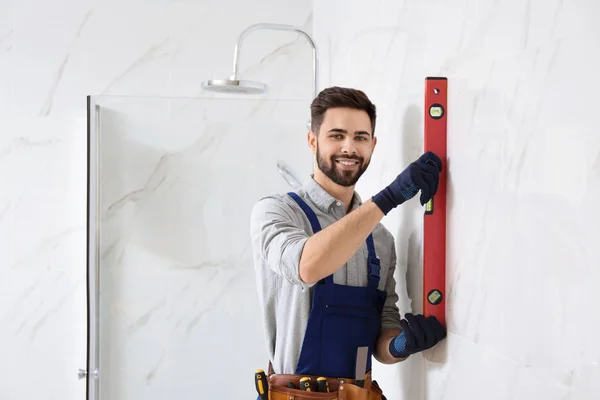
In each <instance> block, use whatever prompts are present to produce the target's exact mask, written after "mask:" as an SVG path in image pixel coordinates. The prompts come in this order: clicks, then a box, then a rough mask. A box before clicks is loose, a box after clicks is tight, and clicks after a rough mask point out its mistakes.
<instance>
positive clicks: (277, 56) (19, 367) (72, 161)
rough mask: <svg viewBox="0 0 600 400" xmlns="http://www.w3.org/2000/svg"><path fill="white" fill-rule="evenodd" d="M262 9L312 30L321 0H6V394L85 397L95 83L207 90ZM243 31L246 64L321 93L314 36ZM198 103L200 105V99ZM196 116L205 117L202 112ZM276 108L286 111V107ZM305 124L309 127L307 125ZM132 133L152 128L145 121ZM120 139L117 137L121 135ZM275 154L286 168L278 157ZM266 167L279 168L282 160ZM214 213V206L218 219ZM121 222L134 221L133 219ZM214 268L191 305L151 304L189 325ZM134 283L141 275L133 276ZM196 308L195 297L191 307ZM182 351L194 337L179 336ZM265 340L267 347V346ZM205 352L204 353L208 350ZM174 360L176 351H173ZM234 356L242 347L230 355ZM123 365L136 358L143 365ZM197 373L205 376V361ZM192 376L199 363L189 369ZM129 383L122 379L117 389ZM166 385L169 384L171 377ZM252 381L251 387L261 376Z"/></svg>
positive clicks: (2, 369)
mask: <svg viewBox="0 0 600 400" xmlns="http://www.w3.org/2000/svg"><path fill="white" fill-rule="evenodd" d="M258 22H274V23H284V24H293V25H297V26H300V27H303V28H304V29H306V30H307V31H309V32H311V30H312V2H310V1H307V0H296V1H286V2H285V4H284V3H283V2H279V1H275V0H262V1H261V2H258V3H256V2H252V3H249V2H244V1H239V0H235V1H232V0H225V1H223V0H222V1H216V0H211V1H192V0H187V1H186V0H182V1H166V0H164V1H140V0H128V1H125V2H123V1H119V2H116V1H110V0H95V1H91V0H83V1H81V0H77V1H75V0H61V1H58V2H56V1H54V2H45V1H41V0H35V1H33V0H27V1H16V0H0V171H1V172H0V174H1V176H2V179H1V180H0V182H1V183H2V191H1V192H0V246H1V250H2V251H0V254H1V257H2V259H1V263H0V265H1V267H0V326H1V327H2V329H0V354H2V357H1V360H0V397H1V398H2V399H7V400H17V399H18V400H21V399H33V398H47V399H66V400H70V399H73V400H74V399H82V398H84V396H85V382H84V381H83V380H77V370H78V368H85V360H86V354H85V351H86V304H85V301H86V282H85V279H86V277H85V245H86V241H85V227H86V207H85V202H86V171H85V165H86V96H87V95H88V94H105V95H127V96H138V97H145V96H175V97H180V96H188V97H190V96H196V95H198V94H199V93H200V91H201V89H200V84H201V81H202V80H205V79H208V78H213V77H214V78H221V77H226V76H229V75H230V73H231V68H232V65H231V64H232V56H233V46H234V44H235V40H236V39H237V36H238V35H239V33H240V32H241V31H242V30H243V29H244V28H245V27H247V26H248V25H250V24H253V23H258ZM245 43H246V44H245V46H244V51H243V52H242V53H241V68H240V71H241V72H242V73H243V74H244V76H245V77H246V78H249V79H258V80H263V81H266V82H267V83H268V84H269V85H270V86H271V92H270V93H269V95H268V96H267V97H269V98H291V99H304V100H307V99H308V98H309V97H310V96H311V95H312V86H311V84H312V82H311V59H310V57H311V52H310V49H309V47H308V46H307V45H306V43H304V42H303V39H302V38H300V37H298V36H297V35H295V34H292V33H285V32H257V33H255V34H253V35H252V36H249V37H248V38H247V40H246V42H245ZM196 110H197V111H198V112H200V111H201V110H202V107H196ZM223 111H227V110H223ZM136 115H137V117H139V116H140V114H136ZM153 117H154V120H157V119H160V117H159V116H153ZM287 117H290V118H291V115H287ZM181 118H183V117H180V120H181ZM190 118H191V119H192V120H193V116H190ZM240 118H241V117H240ZM277 118H278V119H279V120H280V121H285V120H286V114H285V113H281V114H280V115H278V116H277ZM135 121H136V122H135V124H134V125H133V126H134V127H138V129H139V127H140V126H141V125H140V121H141V120H140V119H137V120H135ZM230 122H231V123H233V120H232V121H230ZM238 122H239V121H238ZM299 130H300V131H301V132H303V131H302V127H300V128H299ZM157 132H158V133H160V134H164V133H165V132H166V131H164V130H163V131H160V130H159V131H157ZM127 133H130V134H134V135H135V134H139V133H140V132H139V130H138V131H136V130H135V129H133V130H132V131H128V132H127ZM290 134H292V133H290ZM282 135H283V134H282ZM282 138H283V136H282ZM154 139H155V140H157V142H156V143H153V142H149V143H143V146H138V147H135V146H133V147H131V148H130V150H131V151H133V152H135V151H137V150H139V149H142V148H143V147H144V146H146V147H150V149H151V150H152V152H151V153H152V154H154V155H156V154H159V153H157V152H156V149H152V147H153V146H154V147H159V146H160V145H161V142H160V140H162V139H160V138H157V137H155V138H154ZM154 139H153V140H154ZM265 140H267V139H266V137H261V136H260V135H259V134H258V133H256V134H255V135H254V136H253V137H252V140H249V141H247V142H246V143H247V144H246V147H245V153H244V154H245V155H247V156H250V155H251V154H253V152H254V151H256V148H257V147H262V146H263V145H264V143H263V142H264V141H265ZM116 146H117V147H116V149H117V150H118V149H119V148H120V147H118V146H119V144H118V143H117V144H116ZM136 149H137V150H136ZM265 149H267V148H265ZM117 150H115V151H117ZM221 151H222V150H221ZM124 157H126V156H124ZM146 162H150V163H151V162H152V161H151V160H150V161H149V160H146ZM264 162H265V165H267V164H268V165H269V168H274V167H272V163H271V162H270V161H269V160H266V159H265V161H264ZM192 165H196V164H193V163H192ZM260 165H262V164H260ZM223 168H225V169H227V168H228V165H224V166H223ZM257 168H259V167H257ZM268 171H269V172H270V173H272V172H273V169H269V170H268ZM223 173H225V172H223ZM140 174H141V172H140ZM215 176H216V175H215ZM126 178H127V179H129V178H131V179H133V178H135V176H134V177H123V182H128V181H127V180H126ZM188 183H191V178H188ZM273 184H276V183H275V182H273ZM277 184H281V181H280V182H277ZM257 189H259V188H257ZM265 189H267V190H268V189H269V187H267V186H265ZM224 190H225V189H224ZM226 192H227V191H226ZM197 193H200V192H197ZM227 193H229V192H227ZM206 201H207V202H212V203H216V202H217V199H215V198H214V197H210V196H209V197H207V198H206ZM188 206H190V207H191V205H189V204H188ZM153 207H159V204H158V203H157V204H155V205H154V206H153ZM159 208H160V207H159ZM223 211H224V210H223ZM213 216H216V214H214V215H208V216H207V218H210V217H213ZM142 221H144V220H143V219H142ZM146 221H147V220H146ZM156 223H157V224H158V223H163V222H162V220H159V221H158V222H156ZM119 228H120V229H123V230H125V231H126V228H127V226H126V225H124V226H120V227H119ZM222 233H223V232H221V234H222ZM147 239H148V238H147ZM150 243H152V245H153V246H154V247H155V250H156V251H157V253H158V254H160V253H161V252H163V253H164V252H167V253H168V254H173V253H176V252H177V253H179V254H180V255H181V256H182V257H187V260H186V261H189V258H190V257H191V256H190V254H188V253H186V251H188V252H189V251H191V250H195V251H198V250H197V249H193V246H191V245H190V244H186V245H185V246H184V247H186V248H187V250H186V248H183V249H182V248H181V247H178V246H182V245H181V242H178V241H177V240H173V238H171V241H170V242H164V241H163V242H161V243H158V244H157V243H156V242H152V241H151V242H150ZM165 246H166V247H167V248H166V249H165ZM169 246H170V247H169ZM135 249H138V250H137V252H136V251H135ZM142 250H143V249H140V248H138V247H135V246H134V249H133V250H132V251H133V253H132V254H133V255H132V257H133V256H134V257H136V258H135V259H136V260H137V259H139V257H149V254H148V253H146V254H144V253H143V252H142ZM221 250H222V249H220V250H219V251H221ZM236 254H237V253H236ZM217 255H220V253H217ZM132 272H133V271H132ZM138 272H141V271H138ZM188 272H189V273H190V275H193V273H192V272H191V271H188ZM208 272H210V268H209V269H207V273H208ZM209 275H210V274H208V275H206V276H204V275H202V274H200V275H198V276H195V278H194V279H191V278H190V280H189V284H190V288H189V290H190V291H188V292H187V293H188V296H191V297H189V298H188V299H187V300H185V299H184V300H185V301H183V300H181V301H183V304H180V307H178V306H177V301H176V300H175V299H174V298H170V299H169V300H168V303H167V304H166V305H165V306H164V308H163V309H162V311H161V310H160V307H159V306H160V301H163V300H164V299H165V297H164V292H163V293H161V295H160V296H157V297H155V298H154V300H155V301H156V303H152V305H153V306H157V307H159V308H158V311H157V312H156V313H155V314H154V315H160V313H161V312H162V313H163V316H164V315H166V314H164V313H165V310H166V309H173V310H175V309H176V311H177V312H176V315H174V316H173V315H172V316H171V318H178V319H180V320H182V321H183V322H182V323H183V325H182V327H185V329H187V328H188V327H189V326H190V325H191V323H192V319H194V318H195V317H197V316H198V315H199V310H200V308H201V307H203V303H202V298H201V297H194V296H195V294H194V293H193V292H192V290H195V289H194V288H195V285H199V287H203V286H202V282H203V281H202V279H203V276H204V278H206V280H208V279H209V278H210V276H209ZM228 276H229V277H230V278H234V277H236V276H237V275H235V274H230V275H228ZM128 278H129V279H131V281H127V280H125V281H123V280H118V282H119V283H121V284H125V285H127V286H125V288H127V287H129V286H128V283H127V282H129V283H130V284H131V285H132V289H131V291H127V292H126V293H128V294H129V295H131V296H135V295H137V294H138V293H140V290H143V288H144V286H143V285H140V284H139V281H137V279H139V278H140V277H139V276H138V275H137V274H135V275H134V274H133V273H132V274H131V275H129V276H128ZM225 278H227V277H225ZM238 278H239V276H238ZM241 278H243V279H241V280H240V281H238V283H237V284H238V286H237V289H235V290H233V291H232V292H230V293H232V294H231V297H225V299H226V301H225V302H224V303H223V305H222V306H223V307H225V309H226V310H231V311H232V312H235V314H234V315H236V316H239V314H240V313H241V312H242V311H243V310H245V308H244V307H248V305H246V304H245V303H244V301H245V299H247V298H248V296H254V295H255V294H254V293H253V291H252V290H253V282H249V281H247V280H246V278H248V276H246V275H244V276H242V277H241ZM135 282H138V283H137V284H135V285H134V283H135ZM226 282H227V279H224V280H223V281H220V280H213V281H212V283H211V285H212V286H210V287H207V290H209V289H210V290H214V291H217V292H218V291H219V290H220V288H222V287H224V285H226ZM220 285H223V286H220ZM134 288H135V289H134ZM173 288H174V286H173ZM148 290H150V289H148ZM198 290H202V291H204V289H202V288H200V289H198ZM203 295H206V296H209V293H208V292H203ZM209 297H210V296H209ZM194 301H196V302H197V304H196V305H195V306H194V305H193V304H194ZM148 305H149V303H148ZM167 306H168V307H167ZM186 307H190V309H189V310H188V311H186ZM193 307H197V308H196V309H192V308H193ZM236 307H237V308H236ZM130 311H131V310H130ZM150 311H151V309H150V308H143V307H142V308H139V309H134V310H133V311H131V314H128V315H127V317H128V318H131V319H132V320H135V319H136V318H137V319H138V320H139V321H140V323H142V322H144V321H146V319H144V315H146V314H147V313H149V312H150ZM174 312H175V311H174ZM148 315H150V314H148ZM248 315H251V314H250V313H248ZM117 321H119V320H117ZM159 321H160V320H159ZM226 321H231V319H228V320H226ZM156 322H157V320H156V319H153V318H148V320H147V323H148V326H155V325H154V324H156ZM219 322H220V321H218V320H215V319H214V316H213V317H210V318H206V319H204V322H202V323H198V324H197V325H196V328H195V330H194V329H190V333H194V334H196V335H201V334H202V330H209V329H210V327H211V325H210V324H211V323H212V324H216V323H219ZM123 326H126V327H127V326H129V325H123ZM182 329H184V328H182ZM185 329H184V330H185ZM259 329H260V326H259V325H258V322H256V321H251V320H247V319H246V320H241V321H239V325H231V326H230V330H228V331H227V333H226V335H227V336H225V337H226V339H227V340H228V341H232V340H233V338H234V336H235V335H234V333H236V332H239V334H240V342H239V343H242V344H243V337H244V336H243V335H244V334H246V333H247V332H254V333H253V334H254V336H253V338H255V337H256V332H257V331H258V330H259ZM138 332H143V330H138ZM148 332H150V331H148ZM132 337H133V336H132ZM253 340H254V339H253ZM136 343H137V345H138V346H141V348H138V351H139V353H140V352H143V351H145V350H146V349H147V346H145V345H144V342H143V341H140V342H136ZM261 344H262V343H261ZM204 345H205V346H208V345H209V344H206V343H205V344H204ZM176 351H178V352H182V351H187V349H183V348H181V349H172V352H176ZM256 351H257V353H256V354H259V352H260V349H257V350H256ZM139 353H138V354H139ZM126 354H127V353H126ZM147 355H148V360H147V361H148V363H147V364H145V368H148V367H150V368H153V367H154V366H155V365H156V363H158V361H159V360H160V359H161V358H160V357H159V358H155V357H154V356H155V355H156V353H154V352H153V351H148V353H147ZM159 356H160V354H159ZM194 357H196V358H194V360H195V361H194V362H197V357H199V355H197V354H195V355H194ZM214 358H215V355H214V354H211V355H210V359H208V360H206V359H203V362H204V364H203V366H205V365H211V364H212V363H213V359H214ZM162 360H163V362H164V363H167V361H169V362H171V360H172V359H169V358H168V357H167V358H164V359H162ZM130 361H131V359H129V361H128V362H130ZM139 361H140V360H138V361H136V362H139ZM232 362H236V359H235V358H232ZM167 364H168V363H167ZM167 364H164V365H163V368H165V366H166V365H167ZM136 366H137V365H136ZM264 366H265V365H263V364H261V365H260V367H264ZM124 367H127V368H130V367H131V364H127V363H126V364H124ZM254 368H255V367H254V364H253V365H252V370H250V371H248V374H249V375H244V377H243V378H242V377H240V378H241V379H251V374H252V372H253V369H254ZM217 370H218V372H222V371H221V370H219V369H217ZM138 372H139V373H140V374H141V375H140V376H148V374H150V373H151V370H147V369H144V368H140V370H139V371H138ZM143 374H146V375H143ZM172 375H173V376H172V377H173V380H172V381H171V383H170V384H171V387H168V393H169V394H171V391H177V393H178V394H181V393H180V392H179V390H182V388H181V387H179V388H178V387H177V386H176V385H177V384H178V382H180V381H177V380H175V375H176V372H173V374H172ZM192 375H193V377H194V379H195V377H196V375H195V373H193V374H192ZM152 376H155V377H156V379H157V381H159V380H160V379H165V378H164V377H160V374H159V373H155V374H154V375H152ZM190 376H191V375H190ZM184 377H189V376H188V375H182V376H181V378H182V379H183V378H184ZM135 379H137V378H135ZM135 379H134V380H135ZM136 382H138V381H136ZM162 382H163V383H164V382H166V381H162ZM248 382H249V381H248ZM248 382H245V384H246V385H248ZM143 383H144V385H146V386H145V387H144V389H143V390H140V391H137V390H131V388H132V387H133V388H135V386H126V387H123V386H115V388H116V389H115V390H116V391H113V392H112V393H111V398H112V399H119V398H121V399H137V398H138V397H139V396H140V394H147V393H149V392H152V387H151V385H149V384H148V382H147V381H144V382H143ZM119 387H121V388H123V391H121V392H119V391H118V389H119ZM165 387H166V386H162V387H161V388H162V389H160V390H167V389H164V388H165ZM249 387H250V393H251V394H252V393H253V388H252V386H249ZM138 389H139V387H138ZM160 390H158V391H157V395H160ZM162 393H163V394H164V391H163V392H162ZM173 393H174V392H173ZM194 394H195V393H194V392H193V389H190V390H189V393H187V394H186V395H187V396H189V397H188V398H198V397H203V396H201V395H200V396H195V397H194ZM179 397H183V398H186V397H185V396H179ZM144 398H146V397H144Z"/></svg>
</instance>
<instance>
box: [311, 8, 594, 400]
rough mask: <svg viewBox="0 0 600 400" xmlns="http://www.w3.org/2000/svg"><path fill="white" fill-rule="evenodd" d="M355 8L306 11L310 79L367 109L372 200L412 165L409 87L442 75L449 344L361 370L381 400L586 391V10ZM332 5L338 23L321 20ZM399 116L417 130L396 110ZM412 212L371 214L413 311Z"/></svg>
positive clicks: (589, 89)
mask: <svg viewBox="0 0 600 400" xmlns="http://www.w3.org/2000/svg"><path fill="white" fill-rule="evenodd" d="M359 3H360V2H358V1H356V2H350V3H348V2H344V4H343V5H342V2H338V1H333V2H327V4H324V3H317V4H316V5H315V11H314V12H315V27H314V31H315V36H316V39H317V41H318V42H319V43H328V44H330V45H329V48H330V49H331V50H330V51H328V52H326V53H325V55H324V57H325V58H326V60H325V62H324V63H323V65H324V67H323V71H324V72H326V75H325V76H327V77H328V81H327V82H326V84H325V85H334V84H335V85H346V86H354V87H358V88H361V89H363V90H364V91H365V92H366V93H367V94H369V96H371V97H372V98H373V99H374V101H375V103H376V104H377V105H378V106H379V107H380V110H381V111H380V114H379V120H378V126H380V128H378V129H379V144H378V146H382V147H383V148H384V150H382V151H380V153H379V154H377V149H376V151H375V156H374V157H375V158H377V157H383V158H386V161H385V162H383V161H380V162H375V161H374V162H372V167H371V168H372V169H373V170H374V171H373V172H372V174H371V175H368V173H367V174H365V176H366V177H367V176H368V178H367V179H369V181H367V182H365V183H363V185H362V188H364V189H365V190H369V192H375V191H376V190H378V189H379V188H380V187H381V185H385V184H387V183H388V182H389V181H391V179H393V177H394V176H395V175H396V174H397V173H399V172H400V171H401V169H402V168H403V167H405V165H406V164H407V163H408V162H410V161H412V159H414V158H415V157H418V154H419V152H420V150H418V149H420V148H422V137H423V136H422V135H423V133H422V132H423V122H422V121H423V120H422V118H423V109H422V102H423V95H424V93H423V86H424V79H425V77H426V76H432V75H441V76H446V77H448V79H449V96H448V160H447V168H448V174H449V175H448V179H449V186H448V194H447V196H448V207H449V208H448V210H449V214H448V231H447V235H448V238H447V290H448V292H447V323H448V328H449V337H448V340H447V341H446V342H445V343H444V344H443V345H442V346H440V347H439V348H438V349H435V350H434V351H429V352H426V353H425V354H423V356H422V357H421V358H422V361H423V364H419V362H418V360H413V361H412V364H407V365H406V366H396V367H392V368H390V367H387V366H379V365H377V366H376V371H377V373H378V376H379V378H378V381H380V382H381V383H382V385H384V386H386V387H389V388H390V391H388V395H389V396H390V397H392V398H407V399H408V398H422V399H448V400H452V399H455V398H461V399H464V398H479V397H481V396H485V397H486V398H494V399H495V398H497V399H533V398H535V399H537V398H540V399H541V398H551V399H554V398H556V399H587V398H592V397H598V396H599V395H600V388H599V387H598V385H595V384H593V383H591V380H590V378H591V377H597V376H598V368H597V363H598V360H599V359H600V347H599V346H597V345H596V343H595V339H593V338H592V337H591V334H590V332H594V331H595V330H597V329H598V327H600V318H598V317H597V316H596V315H595V314H593V313H591V314H590V310H591V308H590V307H591V303H589V297H588V296H589V294H590V293H593V292H594V291H595V289H594V288H595V287H596V286H597V285H598V284H600V274H599V273H598V269H597V268H596V266H597V265H598V263H599V262H600V252H599V251H598V249H597V247H596V246H595V243H596V242H598V240H599V239H600V233H599V232H598V229H597V227H596V225H597V223H598V221H599V220H600V213H599V212H598V211H597V210H596V208H595V207H593V206H591V205H592V204H594V203H595V202H596V201H597V200H598V199H599V198H600V197H599V192H600V181H599V180H598V179H597V177H598V176H599V175H598V170H597V168H598V152H599V150H600V141H599V140H598V135H597V134H596V131H597V129H596V123H595V122H594V118H593V117H592V114H591V113H589V112H587V111H586V110H588V105H589V104H590V102H593V98H594V96H595V95H594V93H596V92H597V91H598V89H600V87H599V85H598V83H597V82H595V81H593V82H590V81H589V78H587V77H589V76H592V75H593V73H594V72H593V71H595V70H596V69H597V68H598V67H599V66H600V57H599V56H598V53H597V52H595V53H594V52H590V51H589V49H591V48H596V47H597V44H598V34H597V33H598V28H597V25H595V23H594V22H593V21H592V20H593V18H591V17H590V16H591V15H592V14H593V13H597V12H598V11H600V7H599V6H598V3H595V2H591V1H577V2H572V3H570V2H562V1H551V2H540V1H534V0H532V1H527V2H517V1H508V2H497V1H483V2H481V1H478V2H474V1H452V2H443V3H442V2H433V3H431V2H430V3H427V4H422V3H410V2H392V1H381V2H379V3H378V4H377V5H376V6H373V7H371V8H368V9H365V8H361V7H359ZM400 9H402V13H397V12H396V11H399V10H400ZM334 10H335V13H337V14H336V15H337V18H339V19H341V20H344V21H345V24H344V28H342V29H337V28H335V27H333V26H331V25H330V24H328V21H329V18H331V16H332V15H334ZM358 10H360V11H358ZM383 10H385V11H387V13H386V12H384V11H383ZM384 14H388V16H387V17H383V18H381V16H382V15H384ZM349 38H354V39H353V40H349ZM359 55H364V57H363V58H361V57H360V56H359ZM341 60H344V61H341ZM346 60H353V61H354V62H346ZM363 60H364V61H363ZM367 70H371V71H377V74H375V76H376V78H374V76H373V74H368V73H367V72H366V71H367ZM380 76H385V80H384V83H382V81H381V79H378V77H380ZM414 107H417V109H418V113H419V119H420V120H421V122H420V123H415V122H414V121H413V120H412V116H411V112H409V111H405V110H410V109H412V108H414ZM406 121H408V122H406ZM415 144H417V147H416V149H415ZM396 149H397V150H396ZM377 175H381V176H383V177H387V178H386V179H384V180H383V181H381V182H378V183H376V180H375V179H374V180H373V181H371V180H370V177H371V176H377ZM565 185H566V186H565ZM567 187H568V189H566V188H567ZM422 218H423V216H422V210H421V209H420V208H418V207H416V208H411V207H410V206H409V207H408V209H407V210H402V211H399V212H395V213H394V214H392V215H390V216H388V217H386V218H385V223H386V225H387V226H388V227H390V228H391V230H392V232H393V233H397V235H398V239H397V241H398V249H399V260H400V261H399V263H400V265H399V267H400V268H399V273H401V274H404V271H403V268H406V274H407V277H408V279H407V281H408V288H407V292H408V294H409V296H410V298H411V300H412V302H411V304H410V305H409V306H410V307H411V308H412V309H413V310H417V311H418V310H420V309H421V295H422V293H421V292H422V290H421V288H420V285H421V281H420V280H419V279H420V274H419V268H420V266H421V262H422V257H420V254H419V253H418V252H415V251H414V250H413V249H414V248H418V245H419V244H420V243H421V242H422V240H421V238H422V236H421V235H422ZM407 232H412V233H407ZM415 239H416V241H417V243H414V241H415ZM411 241H412V243H411ZM403 252H405V253H406V254H404V255H403V254H402V253H403ZM405 257H406V261H404V260H403V259H404V258H405ZM399 289H402V288H401V287H399ZM404 307H405V306H403V307H401V309H405V308H404ZM566 343H569V344H568V345H567V344H566ZM417 365H422V366H423V372H422V373H421V370H420V368H419V367H418V366H417ZM398 379H402V380H401V382H400V383H398V382H397V380H398ZM411 380H418V381H420V382H424V387H416V386H415V385H413V384H412V383H411Z"/></svg>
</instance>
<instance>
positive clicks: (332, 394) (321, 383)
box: [255, 347, 386, 400]
mask: <svg viewBox="0 0 600 400" xmlns="http://www.w3.org/2000/svg"><path fill="white" fill-rule="evenodd" d="M367 355H368V348H367V347H360V348H359V349H358V350H357V354H356V367H355V369H356V371H355V377H354V379H347V378H329V377H328V378H326V377H322V376H316V375H300V374H275V373H274V371H273V367H272V365H271V363H269V373H268V374H265V373H264V371H263V370H259V371H260V372H261V373H259V372H258V371H257V374H255V377H256V376H260V377H262V378H261V379H263V381H262V382H261V383H260V384H259V383H258V380H257V391H258V393H259V396H258V400H317V399H323V400H386V398H385V396H384V395H383V392H382V390H381V388H380V387H379V385H378V384H377V382H376V381H373V380H372V379H371V371H366V365H367ZM259 388H266V390H264V391H262V392H261V391H260V390H259Z"/></svg>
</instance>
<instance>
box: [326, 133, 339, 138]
mask: <svg viewBox="0 0 600 400" xmlns="http://www.w3.org/2000/svg"><path fill="white" fill-rule="evenodd" d="M329 137H330V138H333V139H341V138H342V135H340V134H339V133H337V134H334V135H331V136H329Z"/></svg>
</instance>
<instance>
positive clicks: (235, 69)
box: [232, 23, 318, 99]
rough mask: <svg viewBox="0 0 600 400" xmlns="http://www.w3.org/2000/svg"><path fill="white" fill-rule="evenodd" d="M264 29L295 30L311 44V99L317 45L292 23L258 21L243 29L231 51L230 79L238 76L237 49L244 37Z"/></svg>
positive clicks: (315, 75) (315, 89)
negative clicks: (231, 74)
mask: <svg viewBox="0 0 600 400" xmlns="http://www.w3.org/2000/svg"><path fill="white" fill-rule="evenodd" d="M261 29H266V30H275V31H291V32H296V33H299V34H301V35H302V36H304V38H305V39H306V40H308V43H309V44H310V45H311V46H312V58H313V99H314V98H315V97H317V87H318V86H317V70H318V68H317V62H318V61H317V46H316V45H315V42H314V40H313V39H312V38H311V37H310V35H309V34H308V33H306V32H304V31H303V30H302V29H300V28H297V27H295V26H292V25H282V24H270V23H259V24H254V25H250V26H249V27H248V28H246V29H244V31H242V33H241V34H240V36H239V37H238V40H237V43H236V44H235V49H234V51H233V76H232V79H234V80H236V79H237V76H238V69H239V51H240V47H241V44H242V41H243V40H244V38H245V37H246V36H247V35H248V34H249V33H251V32H254V31H257V30H261Z"/></svg>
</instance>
